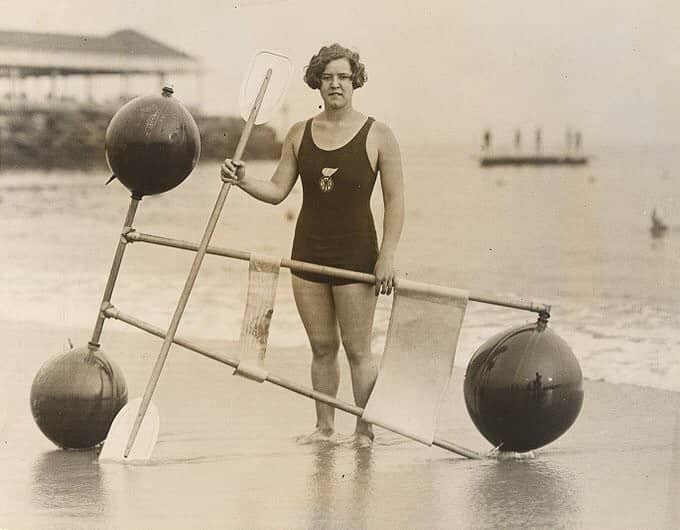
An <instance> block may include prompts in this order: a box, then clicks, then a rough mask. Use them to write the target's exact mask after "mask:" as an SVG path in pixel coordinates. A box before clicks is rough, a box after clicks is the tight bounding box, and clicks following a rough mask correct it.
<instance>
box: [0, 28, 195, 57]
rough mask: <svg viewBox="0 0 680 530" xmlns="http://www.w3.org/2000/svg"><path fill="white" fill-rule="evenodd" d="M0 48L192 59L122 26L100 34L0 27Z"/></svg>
mask: <svg viewBox="0 0 680 530" xmlns="http://www.w3.org/2000/svg"><path fill="white" fill-rule="evenodd" d="M0 48H20V49H25V50H35V51H38V50H46V51H55V50H59V51H72V52H78V53H92V54H98V53H103V54H126V55H145V56H152V57H163V58H182V59H190V60H191V59H193V57H191V56H190V55H188V54H186V53H184V52H181V51H179V50H177V49H175V48H171V47H170V46H167V45H165V44H163V43H161V42H158V41H156V40H154V39H151V38H149V37H147V36H146V35H143V34H141V33H139V32H138V31H135V30H132V29H123V30H120V31H116V32H115V33H111V34H110V35H106V36H103V37H100V36H93V35H84V34H82V35H81V34H62V33H36V32H25V31H3V30H0Z"/></svg>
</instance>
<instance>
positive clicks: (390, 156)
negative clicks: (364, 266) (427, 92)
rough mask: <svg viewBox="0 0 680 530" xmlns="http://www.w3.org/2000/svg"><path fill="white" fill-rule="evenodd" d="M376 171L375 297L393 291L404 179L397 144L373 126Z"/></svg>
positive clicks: (382, 129) (386, 130)
mask: <svg viewBox="0 0 680 530" xmlns="http://www.w3.org/2000/svg"><path fill="white" fill-rule="evenodd" d="M375 125H376V126H377V127H376V133H377V143H378V169H379V171H380V185H381V187H382V194H383V203H384V210H385V211H384V217H383V237H382V243H381V245H380V254H379V255H378V261H377V262H376V264H375V271H374V273H375V276H376V294H378V293H379V292H380V293H382V294H390V293H391V292H392V288H393V287H394V266H393V264H394V255H395V253H396V250H397V245H398V244H399V238H400V237H401V230H402V227H403V226H404V176H403V169H402V165H401V152H400V149H399V143H398V142H397V139H396V138H395V136H394V134H393V133H392V131H391V130H390V128H389V127H388V126H387V125H384V124H382V123H379V122H376V124H375Z"/></svg>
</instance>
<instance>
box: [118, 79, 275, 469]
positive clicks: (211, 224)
mask: <svg viewBox="0 0 680 530" xmlns="http://www.w3.org/2000/svg"><path fill="white" fill-rule="evenodd" d="M271 76H272V70H271V68H270V69H269V70H267V74H266V75H265V77H264V79H263V81H262V85H261V86H260V91H259V92H258V94H257V98H256V99H255V102H254V103H253V107H252V109H251V111H250V115H249V117H248V121H246V124H245V127H244V128H243V132H242V133H241V138H240V140H239V142H238V145H237V146H236V151H235V152H234V160H240V159H241V157H242V156H243V151H244V150H245V147H246V144H247V142H248V138H249V136H250V132H251V131H252V129H253V125H254V124H255V119H256V118H257V113H258V111H259V109H260V106H261V105H262V100H263V99H264V95H265V92H266V91H267V86H268V85H269V80H270V79H271ZM230 187H231V185H230V184H229V183H228V182H223V183H222V187H221V188H220V192H219V195H218V196H217V201H216V202H215V206H214V207H213V211H212V214H211V215H210V218H209V219H208V225H207V226H206V228H205V232H204V233H203V239H201V243H200V245H199V247H198V249H197V251H196V256H194V262H193V264H192V266H191V270H190V271H189V276H188V277H187V280H186V283H185V284H184V289H183V290H182V294H181V295H180V298H179V302H178V303H177V307H176V309H175V313H174V315H173V317H172V321H171V322H170V328H169V329H168V331H167V333H166V334H165V340H164V341H163V345H162V346H161V351H160V353H159V354H158V358H157V359H156V364H155V365H154V368H153V371H152V372H151V377H150V379H149V382H148V384H147V386H146V390H145V391H144V396H143V397H142V402H141V404H140V406H139V412H138V413H137V417H136V418H135V423H134V424H133V426H132V431H131V432H130V437H129V438H128V443H127V445H126V447H125V452H124V453H123V456H124V457H125V458H127V457H128V455H129V454H130V451H131V450H132V445H133V444H134V443H135V438H136V437H137V433H138V432H139V428H140V426H141V424H142V420H143V419H144V414H146V409H147V408H148V407H149V403H150V402H151V396H152V395H153V392H154V390H155V388H156V385H157V384H158V379H159V378H160V376H161V371H162V370H163V365H164V364H165V360H166V358H167V357H168V352H169V351H170V346H171V345H172V342H173V339H174V338H175V333H176V332H177V328H178V327H179V323H180V320H181V319H182V315H183V314H184V309H185V307H186V305H187V302H188V301H189V296H190V295H191V290H192V289H193V287H194V283H195V281H196V277H197V276H198V271H199V270H200V268H201V263H202V262H203V258H204V257H205V253H206V250H207V248H208V243H209V242H210V238H211V237H212V235H213V232H214V231H215V226H216V225H217V221H218V220H219V217H220V214H221V213H222V208H223V207H224V202H225V201H226V199H227V195H228V193H229V188H230Z"/></svg>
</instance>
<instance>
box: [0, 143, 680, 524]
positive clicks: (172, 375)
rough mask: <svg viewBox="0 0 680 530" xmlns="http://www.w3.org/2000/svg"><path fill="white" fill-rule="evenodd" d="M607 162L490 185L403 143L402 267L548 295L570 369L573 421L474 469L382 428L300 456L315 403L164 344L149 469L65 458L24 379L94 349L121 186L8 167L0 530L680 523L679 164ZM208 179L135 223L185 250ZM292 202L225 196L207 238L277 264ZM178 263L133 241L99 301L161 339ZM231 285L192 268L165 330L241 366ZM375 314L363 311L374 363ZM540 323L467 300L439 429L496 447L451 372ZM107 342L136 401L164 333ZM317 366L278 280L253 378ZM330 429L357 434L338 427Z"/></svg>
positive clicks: (117, 332) (443, 157)
mask: <svg viewBox="0 0 680 530" xmlns="http://www.w3.org/2000/svg"><path fill="white" fill-rule="evenodd" d="M615 154H616V156H604V155H603V156H601V157H600V158H599V159H598V160H596V161H594V162H593V164H592V165H591V166H590V167H588V168H585V169H576V170H573V171H572V170H567V169H559V170H554V171H549V172H546V171H544V170H530V169H523V170H520V171H515V170H513V171H511V170H498V171H496V170H493V171H491V172H486V171H485V170H482V169H480V168H479V167H478V166H477V165H476V162H475V161H473V160H471V159H470V158H469V157H466V156H465V155H464V151H460V152H458V153H457V155H456V156H451V154H450V152H449V150H448V149H445V150H440V151H433V150H430V151H427V150H423V149H417V150H410V151H409V150H408V149H406V150H405V157H404V160H405V167H406V171H407V174H408V175H412V177H410V178H408V179H407V183H406V186H407V192H406V196H407V221H406V226H405V230H404V235H403V237H402V244H401V245H400V250H399V256H398V264H397V265H398V272H399V274H401V275H403V276H404V277H408V278H409V279H414V280H418V281H427V282H431V283H436V284H439V285H445V286H453V287H458V288H465V289H468V290H469V291H470V292H471V293H473V294H490V295H495V296H502V297H512V298H521V299H524V300H535V301H537V302H541V303H549V304H551V305H552V311H551V318H550V322H549V326H550V327H551V329H553V330H554V331H555V332H556V333H557V334H559V335H560V336H561V337H562V338H563V339H565V340H566V342H567V343H568V344H569V345H570V347H571V348H572V349H573V351H574V354H575V356H576V358H577V359H578V361H579V363H580V365H581V369H582V371H583V375H584V377H585V382H584V390H585V399H584V404H583V409H582V412H581V414H580V416H579V417H578V419H577V420H576V422H575V424H574V425H573V426H572V427H571V429H569V430H568V431H567V432H566V434H564V435H563V436H562V437H561V438H559V439H558V440H556V441H555V442H554V443H552V444H550V445H548V446H546V447H544V448H542V449H539V450H538V451H536V454H535V456H534V458H530V459H522V460H519V461H515V460H508V461H505V460H503V461H499V460H496V459H485V460H481V461H472V460H467V459H465V458H462V457H459V456H457V455H454V454H451V453H448V452H446V451H444V450H441V449H438V448H430V447H426V446H424V445H421V444H418V443H416V442H413V441H410V440H407V439H405V438H402V437H400V436H398V435H395V434H392V433H390V432H388V431H385V430H382V429H378V430H377V438H376V441H375V443H374V446H373V447H372V448H371V449H369V450H366V449H359V448H356V447H354V446H352V445H351V444H350V443H348V442H346V441H345V440H343V439H340V440H338V441H337V442H335V443H329V444H307V443H303V442H302V441H301V440H300V439H299V437H300V436H301V435H305V434H308V433H310V432H311V431H312V429H313V423H314V413H313V410H314V407H313V403H312V402H311V401H310V400H309V399H306V398H303V397H300V396H297V395H294V394H292V393H290V392H286V391H284V390H282V389H280V388H276V387H274V386H272V385H269V384H268V383H263V384H258V383H254V382H252V381H248V380H245V379H242V378H239V377H234V376H232V375H231V373H232V370H231V369H230V368H228V367H226V366H224V365H222V364H218V363H216V362H215V361H213V360H210V359H206V358H203V357H201V356H198V355H197V354H195V353H192V352H188V351H186V350H183V349H182V348H179V347H173V348H172V349H171V351H170V356H169V359H168V361H167V363H166V365H165V368H164V370H163V373H162V376H161V379H160V382H159V385H158V388H157V389H156V392H155V394H154V398H153V401H154V403H155V404H156V405H157V407H158V408H159V411H160V415H161V429H160V436H159V442H158V444H157V446H156V448H155V451H154V453H153V457H152V459H151V460H150V461H149V462H148V463H145V464H136V465H127V466H121V465H116V464H99V463H98V462H97V451H96V450H90V451H82V452H72V451H61V450H58V449H57V448H56V447H55V446H54V445H53V444H52V443H51V442H50V441H49V440H48V439H47V438H46V437H44V436H43V435H42V433H41V432H40V431H39V430H38V428H37V426H36V425H35V423H34V421H33V419H32V417H31V412H30V407H29V392H30V388H31V382H32V380H33V378H34V376H35V374H36V372H37V371H38V369H39V368H40V366H41V365H42V364H43V363H44V362H45V361H47V360H48V359H49V358H51V357H52V356H53V355H56V354H58V353H61V352H64V351H66V350H67V349H68V348H69V347H70V346H69V340H70V341H71V342H72V343H73V345H74V346H76V347H79V346H84V345H85V344H86V343H87V341H88V340H89V339H90V338H91V334H92V328H93V326H94V323H95V319H96V316H97V310H98V308H99V304H100V301H101V296H102V293H103V289H104V285H105V283H106V275H107V274H108V271H109V268H110V265H111V259H112V257H113V253H114V249H115V245H116V244H117V242H118V238H119V235H120V230H121V227H122V222H123V219H124V216H125V212H126V209H127V206H128V204H129V200H130V199H129V194H128V193H127V192H126V190H125V189H124V188H122V186H120V185H119V184H118V183H115V182H114V183H111V184H110V185H109V186H108V187H104V182H105V181H106V179H107V178H108V175H103V174H99V173H97V172H95V173H87V172H46V173H35V172H21V171H15V172H5V173H2V174H0V218H2V221H3V222H2V223H1V224H0V235H1V236H2V241H3V245H4V253H3V255H2V257H1V258H0V260H1V263H0V264H1V265H2V267H1V270H2V276H1V277H0V280H1V281H0V299H2V301H3V302H4V303H3V304H2V306H0V333H1V334H2V337H3V339H4V340H3V346H4V348H3V351H4V355H3V357H2V372H1V373H0V376H1V379H0V392H2V394H1V398H2V399H1V400H0V403H1V404H2V406H3V408H2V409H0V420H1V423H0V425H1V426H2V430H1V431H0V434H1V439H0V451H1V452H0V459H1V460H2V470H3V474H2V478H1V479H0V528H10V529H13V528H182V527H187V526H191V527H200V528H390V529H391V528H498V527H502V528H520V527H522V528H526V527H530V528H545V527H562V528H621V527H624V528H677V527H678V526H679V525H680V516H679V515H678V510H677V507H676V505H677V499H678V498H679V497H680V486H679V484H678V480H679V477H680V464H679V461H680V456H679V452H680V433H679V431H680V426H679V422H680V420H679V414H680V413H679V408H680V403H679V395H680V394H679V392H678V391H680V386H678V381H680V377H679V375H680V358H679V357H678V354H677V352H678V346H680V335H679V334H678V333H679V331H678V330H680V321H679V316H678V315H679V314H680V312H678V308H679V307H680V293H678V291H677V285H679V284H680V276H679V275H680V266H679V264H680V252H678V249H679V248H680V231H679V230H678V227H679V226H680V225H679V224H678V221H677V219H674V218H673V216H672V215H668V212H674V210H673V209H672V206H673V203H672V197H673V190H674V189H676V188H675V186H676V182H675V180H676V179H677V177H675V176H674V174H673V173H672V169H673V162H672V159H673V157H672V153H670V154H669V153H661V154H659V153H657V152H652V153H651V154H650V153H647V152H635V151H629V152H625V153H623V154H622V153H621V152H616V153H615ZM619 155H620V156H619ZM650 161H651V162H650ZM250 168H251V170H253V171H256V172H262V173H266V172H268V171H270V170H271V169H272V165H271V163H270V162H253V163H252V164H251V165H250ZM218 186H219V179H218V177H217V166H216V165H215V164H214V163H206V164H200V165H199V167H198V168H197V169H196V170H195V172H194V174H192V176H191V177H190V178H189V179H188V180H187V181H186V182H185V183H183V184H182V185H181V186H180V187H178V188H177V190H173V191H172V192H170V193H167V194H163V195H161V196H157V197H147V198H144V200H143V201H142V203H141V204H140V207H139V212H138V214H137V217H136V219H135V223H134V224H135V228H136V229H137V230H139V231H140V232H146V233H152V234H158V235H163V236H167V237H173V238H178V239H184V240H188V241H197V240H198V239H200V237H199V236H200V234H201V232H202V230H203V228H204V226H205V221H206V219H207V216H208V212H209V209H210V207H211V206H212V205H213V203H214V198H215V195H216V193H217V189H218ZM432 190H445V191H446V193H432ZM375 195H378V194H374V198H375ZM471 198H474V199H475V200H471ZM300 201H301V193H300V189H299V187H298V186H296V188H294V190H293V193H292V195H291V196H290V197H289V199H287V201H286V202H285V203H283V204H282V205H280V206H278V207H269V206H265V205H260V204H256V203H255V202H254V201H252V200H249V199H248V198H247V197H246V196H245V194H242V193H238V190H234V191H232V192H231V193H230V195H229V198H228V201H227V205H226V207H225V210H224V213H223V216H222V220H221V222H220V225H219V226H218V228H217V231H216V233H215V237H214V244H215V245H219V246H224V247H227V248H237V249H245V250H251V251H258V252H262V253H267V254H270V255H278V256H287V255H289V254H288V253H289V252H290V242H291V240H292V233H293V230H294V226H295V224H294V217H295V214H296V213H297V211H298V208H299V205H300ZM654 205H656V206H657V207H658V208H659V211H660V212H661V213H663V214H665V217H666V220H667V222H668V223H669V226H670V229H669V232H668V234H667V235H666V237H664V238H662V239H659V240H654V239H651V238H650V235H649V230H648V222H649V213H650V212H651V209H652V207H653V206H654ZM373 207H374V215H375V217H376V219H380V215H381V204H380V203H379V201H374V204H373ZM378 229H379V230H380V223H379V222H378ZM192 257H193V256H192V254H191V253H190V252H186V251H178V250H174V249H162V248H157V247H153V246H151V245H145V244H143V243H133V244H131V245H128V246H127V247H126V250H125V257H124V260H123V266H122V268H121V273H120V276H119V278H118V282H117V284H116V287H115V290H114V295H113V298H112V301H113V303H114V304H115V305H116V307H117V308H118V309H120V310H121V311H123V312H126V313H128V314H131V315H134V316H135V317H138V318H140V319H142V320H145V321H147V322H149V323H151V324H153V325H155V326H157V327H160V328H162V329H165V328H167V326H168V322H169V320H170V316H171V315H172V312H173V310H174V308H175V305H176V302H177V298H178V295H179V293H180V291H181V287H182V284H183V282H184V279H185V278H186V274H187V272H188V270H189V268H190V265H191V260H192ZM246 288H247V265H246V263H244V262H237V261H234V260H224V259H218V258H217V257H215V256H208V257H207V258H206V260H205V263H204V265H203V268H202V270H201V274H200V276H199V278H198V280H197V283H196V286H195V289H194V292H193V294H192V298H191V300H190V302H189V304H188V306H187V311H186V313H185V316H184V318H183V319H182V323H181V325H180V328H179V335H180V336H182V337H184V338H190V339H191V340H193V341H195V342H196V343H198V344H202V345H206V346H207V347H210V349H212V350H215V351H223V352H224V353H225V354H229V353H231V354H232V355H233V353H234V351H236V349H237V347H238V346H237V343H236V341H237V340H238V336H239V330H240V325H241V319H242V317H243V308H244V301H245V293H246ZM390 304H391V299H390V298H388V297H381V298H380V299H379V302H378V309H377V312H376V322H375V326H374V336H373V351H374V352H375V353H378V354H379V353H381V352H382V348H383V346H384V343H385V333H386V329H387V323H388V320H389V313H390V307H391V305H390ZM535 319H536V315H534V314H532V313H528V312H522V311H517V310H510V309H506V308H501V307H494V306H489V305H486V304H479V303H470V304H469V306H468V309H467V312H466V316H465V319H464V322H463V329H462V331H461V335H460V339H459V343H458V348H457V353H456V363H455V365H456V366H455V370H454V375H453V378H452V381H451V383H450V384H449V387H448V390H447V393H446V395H445V399H444V402H443V405H442V409H441V410H442V412H441V416H440V418H439V422H438V430H437V436H440V437H442V438H444V439H446V440H449V441H452V442H454V443H457V444H459V445H462V446H465V447H469V448H470V449H474V450H476V451H480V452H483V453H487V452H489V451H491V450H492V449H493V448H492V447H491V445H490V444H489V443H488V442H487V441H486V440H484V438H483V437H482V436H481V435H480V434H479V433H478V432H477V430H476V429H475V427H474V425H473V424H472V421H471V420H470V418H469V416H468V414H467V411H466V409H465V405H464V401H463V395H462V383H463V374H464V371H465V367H466V365H467V362H468V360H469V359H470V358H471V356H472V355H473V354H474V352H475V350H476V349H477V348H478V347H479V346H480V345H481V344H482V343H483V342H485V341H486V340H487V339H488V338H489V337H491V336H492V335H494V334H496V333H498V332H501V331H503V330H506V329H509V328H511V327H515V326H519V325H523V324H526V323H530V322H535ZM101 344H102V348H103V350H104V351H105V352H106V353H107V355H108V356H109V357H110V358H111V359H112V360H114V361H115V362H116V363H117V364H118V365H119V366H120V367H121V369H122V371H123V373H124V374H125V378H126V380H127V385H128V390H129V396H130V398H134V397H138V396H141V394H142V393H143V391H144V388H145V386H146V383H147V380H148V378H149V375H150V373H151V369H152V366H153V364H154V362H155V359H156V356H157V354H158V351H159V348H160V341H159V340H158V339H157V338H155V337H152V336H150V335H147V334H145V333H143V332H141V331H138V330H134V329H132V328H130V327H127V326H126V325H124V324H123V323H121V322H117V321H112V320H109V321H107V322H106V323H105V326H104V333H103V335H102V340H101ZM310 357H311V352H310V350H309V346H308V344H307V341H306V337H305V334H304V330H303V329H302V326H301V323H300V321H299V317H298V315H297V313H296V311H295V307H294V302H293V300H292V295H291V289H290V278H289V272H288V271H282V273H281V278H280V282H279V287H278V291H277V297H276V308H275V312H274V317H273V319H272V326H271V330H270V336H269V348H268V353H267V359H268V360H267V364H268V369H269V370H270V372H272V373H274V374H276V375H279V376H282V377H285V378H287V379H290V380H292V381H295V382H297V383H299V384H302V385H305V386H309V361H310ZM342 370H343V374H342V384H341V388H340V396H339V397H340V398H342V399H343V400H344V401H348V402H351V401H352V398H351V395H352V394H351V390H350V388H349V376H348V370H347V366H346V364H345V363H344V361H343V363H342ZM337 420H338V421H337V423H338V430H339V432H340V433H342V434H344V435H347V434H350V433H351V432H352V430H353V422H354V418H353V417H351V416H348V415H346V414H344V413H338V418H337Z"/></svg>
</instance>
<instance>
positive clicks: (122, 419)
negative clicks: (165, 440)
mask: <svg viewBox="0 0 680 530" xmlns="http://www.w3.org/2000/svg"><path fill="white" fill-rule="evenodd" d="M141 403H142V398H136V399H133V400H132V401H130V402H129V403H128V404H127V405H125V406H124V407H123V408H122V409H120V411H119V412H118V414H117V415H116V417H115V418H114V419H113V423H112V424H111V428H110V429H109V434H108V436H107V437H106V441H105V442H104V447H102V450H101V453H99V461H100V462H102V461H108V462H129V461H133V460H148V459H149V458H151V453H153V448H154V446H155V445H156V440H158V430H159V426H160V418H159V415H158V409H157V408H156V406H155V405H154V404H153V403H149V408H148V409H147V410H146V414H145V415H144V420H142V425H141V427H140V428H139V432H138V433H137V437H136V438H135V443H134V444H133V446H132V450H131V451H130V454H129V455H128V457H127V458H125V456H124V453H125V446H126V445H127V441H128V438H129V437H130V432H131V431H132V426H133V424H134V423H135V418H136V417H137V411H138V410H139V406H140V404H141Z"/></svg>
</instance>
